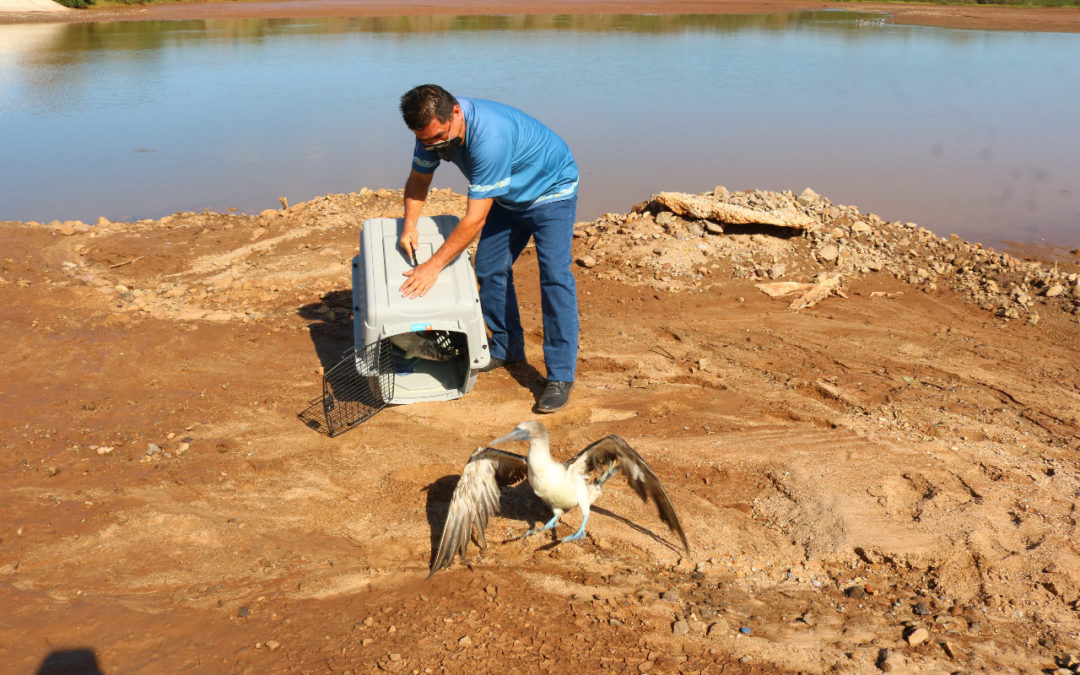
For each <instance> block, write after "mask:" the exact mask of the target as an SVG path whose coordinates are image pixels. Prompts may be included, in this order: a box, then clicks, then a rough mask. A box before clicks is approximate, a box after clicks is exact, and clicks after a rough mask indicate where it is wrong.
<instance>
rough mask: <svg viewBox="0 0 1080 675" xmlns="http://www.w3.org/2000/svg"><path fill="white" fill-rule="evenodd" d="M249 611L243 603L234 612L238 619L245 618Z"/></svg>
mask: <svg viewBox="0 0 1080 675" xmlns="http://www.w3.org/2000/svg"><path fill="white" fill-rule="evenodd" d="M249 612H251V608H250V607H248V606H247V605H244V606H243V607H241V608H240V609H239V610H238V611H237V612H236V616H237V618H240V619H246V618H247V615H248V613H249Z"/></svg>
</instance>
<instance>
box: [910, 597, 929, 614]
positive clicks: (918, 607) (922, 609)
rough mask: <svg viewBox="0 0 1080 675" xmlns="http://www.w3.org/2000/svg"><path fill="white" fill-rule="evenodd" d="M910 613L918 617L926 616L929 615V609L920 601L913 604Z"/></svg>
mask: <svg viewBox="0 0 1080 675" xmlns="http://www.w3.org/2000/svg"><path fill="white" fill-rule="evenodd" d="M912 611H913V612H915V613H916V614H918V615H919V616H926V615H927V614H929V613H930V607H928V606H927V604H926V603H925V602H923V601H922V600H920V601H919V602H916V603H915V607H914V608H913V609H912Z"/></svg>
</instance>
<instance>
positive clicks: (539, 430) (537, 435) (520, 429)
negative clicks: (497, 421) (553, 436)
mask: <svg viewBox="0 0 1080 675" xmlns="http://www.w3.org/2000/svg"><path fill="white" fill-rule="evenodd" d="M538 439H547V429H546V428H545V427H544V425H543V424H541V423H540V422H537V421H535V420H527V421H525V422H522V423H521V424H519V425H517V426H516V427H514V430H513V431H511V432H510V433H508V434H506V435H505V436H500V437H498V438H496V439H495V440H493V441H492V442H491V445H498V444H499V443H506V442H507V441H532V440H538Z"/></svg>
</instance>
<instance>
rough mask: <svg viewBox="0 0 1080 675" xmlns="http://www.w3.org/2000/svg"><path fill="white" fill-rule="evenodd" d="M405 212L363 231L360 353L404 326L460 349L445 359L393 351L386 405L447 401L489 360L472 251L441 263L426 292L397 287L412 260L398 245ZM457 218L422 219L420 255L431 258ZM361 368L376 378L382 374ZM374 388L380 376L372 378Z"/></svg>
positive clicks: (358, 280)
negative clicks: (406, 294) (411, 293)
mask: <svg viewBox="0 0 1080 675" xmlns="http://www.w3.org/2000/svg"><path fill="white" fill-rule="evenodd" d="M403 222H404V221H403V220H402V219H401V218H373V219H371V220H368V221H365V222H364V227H363V230H362V231H361V232H360V255H358V256H357V257H356V258H354V259H353V317H354V318H353V321H354V324H353V332H354V343H355V345H356V352H357V353H365V352H366V351H367V350H368V349H370V348H371V346H372V345H375V344H384V343H385V342H386V341H389V340H390V339H391V338H392V337H394V336H397V335H402V334H406V333H423V334H424V335H426V336H428V337H429V338H435V339H437V341H438V342H439V343H440V345H441V346H443V347H445V348H446V349H447V350H449V351H450V352H452V353H456V354H457V356H455V357H453V358H451V359H450V360H447V361H432V360H427V359H418V358H417V359H404V358H401V354H400V353H399V351H398V350H394V352H393V353H394V355H395V356H394V359H393V368H394V372H393V387H392V389H391V391H390V392H387V393H388V394H389V397H386V396H384V397H383V400H384V401H385V402H386V403H388V404H407V403H417V402H420V401H446V400H450V399H455V398H459V397H461V396H464V395H465V394H466V393H468V392H469V391H470V390H471V389H472V388H473V384H475V382H476V375H477V373H478V372H479V369H480V368H483V367H484V366H486V365H487V364H488V361H489V358H490V357H489V354H488V343H487V334H486V333H485V331H484V319H483V316H482V315H481V313H480V295H479V293H478V292H477V288H476V276H475V275H474V273H473V268H472V262H471V260H470V259H469V254H468V252H463V253H462V254H461V255H459V256H458V257H457V258H456V259H455V260H454V261H453V262H451V263H450V264H449V265H447V266H446V267H445V268H443V270H442V272H441V273H440V274H439V279H438V281H436V283H435V285H434V286H433V287H432V288H431V290H430V291H428V293H427V294H426V295H424V296H423V297H421V298H414V299H409V298H403V297H401V292H400V291H399V290H398V289H399V288H400V287H401V284H402V283H404V281H405V276H404V274H403V273H404V272H405V271H406V270H408V269H410V268H411V266H412V265H411V262H410V261H409V259H408V257H407V256H406V255H405V253H404V251H402V250H401V248H400V247H399V246H398V241H399V239H400V237H401V228H402V224H403ZM457 223H458V219H457V218H456V217H455V216H435V217H423V218H420V220H419V222H418V223H417V233H418V235H419V246H418V250H417V252H416V259H417V261H418V262H423V261H425V260H427V259H429V258H430V257H431V256H432V254H434V253H435V251H437V250H438V248H439V247H440V246H442V243H443V241H445V239H446V237H447V236H449V234H450V231H451V230H453V229H454V226H456V225H457ZM356 364H357V372H358V373H359V374H360V375H362V376H365V377H370V378H378V377H379V376H380V375H385V374H381V373H374V372H371V373H369V372H364V370H365V365H364V362H363V361H362V360H357V361H356ZM372 385H373V387H372V388H373V390H374V391H376V392H378V390H377V389H375V387H377V386H378V384H377V382H376V381H372Z"/></svg>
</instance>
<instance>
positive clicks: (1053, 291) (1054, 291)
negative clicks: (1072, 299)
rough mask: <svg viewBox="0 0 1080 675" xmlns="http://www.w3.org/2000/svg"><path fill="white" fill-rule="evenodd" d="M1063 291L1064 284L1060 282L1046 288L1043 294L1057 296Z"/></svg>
mask: <svg viewBox="0 0 1080 675" xmlns="http://www.w3.org/2000/svg"><path fill="white" fill-rule="evenodd" d="M1064 292H1065V287H1064V286H1062V285H1061V284H1054V285H1053V286H1051V287H1050V288H1048V289H1046V293H1045V295H1046V297H1048V298H1056V297H1057V296H1059V295H1061V294H1062V293H1064Z"/></svg>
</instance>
